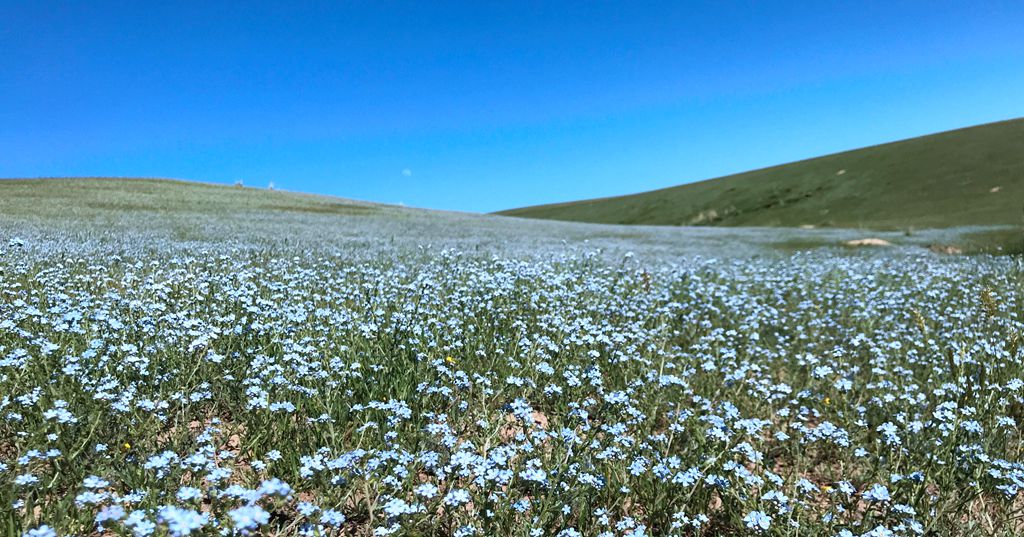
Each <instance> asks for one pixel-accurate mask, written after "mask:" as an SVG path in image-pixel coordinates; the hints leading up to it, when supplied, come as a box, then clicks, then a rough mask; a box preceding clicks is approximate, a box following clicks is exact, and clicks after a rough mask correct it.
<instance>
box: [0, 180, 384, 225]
mask: <svg viewBox="0 0 1024 537" xmlns="http://www.w3.org/2000/svg"><path fill="white" fill-rule="evenodd" d="M385 207H387V206H384V205H376V204H372V203H366V202H360V201H353V200H348V199H343V198H335V197H331V196H319V195H314V194H300V193H295V192H282V191H273V190H266V189H259V188H241V187H233V186H227V185H218V184H210V183H198V182H193V181H180V180H174V179H133V178H112V177H81V178H51V179H3V180H0V214H3V215H6V216H27V217H37V218H62V217H63V218H74V217H85V216H94V215H101V214H102V215H111V214H139V215H145V214H146V213H150V214H181V215H188V214H217V213H239V212H253V211H269V212H281V213H289V212H298V213H318V214H363V213H369V212H374V211H377V210H380V209H382V208H385Z"/></svg>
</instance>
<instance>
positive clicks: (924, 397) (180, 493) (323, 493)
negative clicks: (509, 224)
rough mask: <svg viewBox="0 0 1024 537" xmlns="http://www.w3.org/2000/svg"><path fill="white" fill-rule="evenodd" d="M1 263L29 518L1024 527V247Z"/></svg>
mask: <svg viewBox="0 0 1024 537" xmlns="http://www.w3.org/2000/svg"><path fill="white" fill-rule="evenodd" d="M29 246H30V245H25V244H23V243H22V241H18V240H11V241H10V242H9V243H7V244H6V245H5V247H4V248H3V250H2V253H0V504H2V505H3V506H4V508H3V509H0V517H2V518H0V524H2V526H0V527H2V529H3V532H4V533H6V534H9V535H21V534H27V535H34V536H43V535H87V534H108V535H110V534H114V535H133V536H139V537H146V536H150V535H173V536H184V535H211V534H220V535H229V534H240V535H248V534H252V535H255V534H281V535H454V536H460V537H467V536H471V535H478V536H488V535H510V536H511V535H516V536H527V535H530V536H533V535H556V536H561V537H573V536H583V535H588V536H589V535H601V536H633V537H639V536H642V535H680V536H682V535H687V536H689V535H826V536H841V537H851V536H862V535H866V536H872V537H884V536H914V535H951V534H953V535H975V534H977V535H989V534H1006V535H1011V534H1015V533H1018V532H1020V531H1024V523H1022V521H1021V517H1022V515H1024V511H1022V508H1024V502H1022V501H1021V495H1022V487H1024V464H1022V462H1024V459H1022V453H1021V448H1022V442H1021V434H1020V427H1019V424H1020V422H1021V421H1022V420H1024V364H1022V359H1024V350H1022V348H1024V340H1022V337H1024V336H1022V328H1024V325H1022V321H1024V319H1022V316H1024V296H1022V291H1024V280H1022V277H1021V274H1022V272H1021V270H1020V269H1019V267H1018V266H1017V265H1016V264H1015V262H1014V261H1013V260H1011V259H1007V258H1002V259H1000V258H990V257H974V258H972V257H960V258H952V257H949V258H941V257H939V256H935V255H931V254H921V255H899V256H885V255H872V254H850V253H847V254H842V253H835V252H833V253H829V252H821V253H817V254H797V255H794V256H791V257H782V256H774V257H772V256H766V257H761V258H753V259H746V260H743V261H716V260H713V259H706V258H705V259H702V258H689V259H648V258H641V256H635V257H634V256H630V255H626V256H619V255H615V256H609V255H602V254H598V253H596V252H595V253H581V252H582V251H576V250H571V251H570V250H568V249H567V250H565V251H563V252H557V251H555V252H545V253H535V254H532V255H515V254H513V253H509V254H507V255H502V254H490V253H488V254H478V253H472V252H458V251H453V250H444V251H441V250H429V249H428V250H423V251H420V252H418V253H416V254H415V255H412V254H410V255H408V256H384V255H381V256H376V257H375V256H372V255H359V256H353V255H350V253H349V252H345V251H338V252H331V251H328V250H329V249H327V248H325V249H323V251H315V250H309V251H304V252H301V253H287V254H285V253H282V252H275V251H271V250H260V249H250V250H233V249H231V248H228V247H223V248H210V249H199V248H196V249H191V250H190V249H181V250H177V251H174V252H171V253H167V252H163V253H162V252H160V251H158V250H153V251H150V252H145V251H142V250H139V251H135V252H132V253H131V255H118V254H115V253H111V252H102V251H99V250H97V251H95V252H88V251H74V250H72V249H61V248H36V249H32V248H30V247H29Z"/></svg>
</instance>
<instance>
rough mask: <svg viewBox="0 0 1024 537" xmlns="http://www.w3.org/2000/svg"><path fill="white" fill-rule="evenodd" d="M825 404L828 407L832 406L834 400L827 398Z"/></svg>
mask: <svg viewBox="0 0 1024 537" xmlns="http://www.w3.org/2000/svg"><path fill="white" fill-rule="evenodd" d="M825 404H826V405H831V404H832V398H831V397H826V398H825Z"/></svg>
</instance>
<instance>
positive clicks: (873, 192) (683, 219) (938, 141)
mask: <svg viewBox="0 0 1024 537" xmlns="http://www.w3.org/2000/svg"><path fill="white" fill-rule="evenodd" d="M499 214H504V215H509V216H521V217H528V218H543V219H553V220H570V221H579V222H600V223H614V224H648V225H716V226H811V225H813V226H819V227H824V226H832V227H854V228H857V227H866V228H875V229H905V228H911V227H913V228H926V227H951V226H965V225H994V224H1019V223H1020V222H1021V221H1022V220H1024V119H1016V120H1012V121H1004V122H1000V123H991V124H987V125H979V126H976V127H970V128H966V129H960V130H955V131H948V132H943V133H939V134H933V135H930V136H922V137H920V138H912V139H909V140H903V141H899V142H894V143H889V144H884V145H878V146H873V147H867V148H864V149H858V150H854V151H847V152H844V153H837V154H834V155H828V156H824V157H819V158H814V159H810V160H803V161H799V162H794V163H791V164H784V165H781V166H775V167H771V168H764V169H760V170H754V171H749V172H745V173H741V174H737V175H730V176H727V177H722V178H718V179H711V180H707V181H701V182H697V183H690V184H686V185H681V186H676V187H671V188H666V189H662V190H654V191H651V192H644V193H640V194H633V195H628V196H619V197H613V198H603V199H594V200H585V201H577V202H570V203H560V204H553V205H540V206H535V207H525V208H521V209H512V210H508V211H503V212H501V213H499Z"/></svg>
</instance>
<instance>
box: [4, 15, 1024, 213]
mask: <svg viewBox="0 0 1024 537" xmlns="http://www.w3.org/2000/svg"><path fill="white" fill-rule="evenodd" d="M133 4H134V5H133ZM148 4H149V3H143V2H137V3H106V2H80V3H63V2H62V3H53V4H50V3H48V2H28V1H18V2H9V1H7V0H0V177H39V176H85V175H102V176H106V175H114V176H157V177H176V178H187V179H196V180H202V181H213V182H224V183H231V182H234V181H235V180H236V179H242V180H243V181H244V182H245V183H246V184H247V185H252V186H265V185H266V184H267V183H268V182H270V181H273V182H274V183H275V184H276V185H277V186H278V187H279V188H284V189H289V190H298V191H306V192H318V193H326V194H333V195H338V196H344V197H351V198H358V199H366V200H373V201H382V202H390V203H404V204H407V205H412V206H420V207H431V208H440V209H454V210H465V211H493V210H498V209H503V208H511V207H516V206H522V205H530V204H536V203H547V202H556V201H567V200H573V199H580V198H589V197H598V196H608V195H615V194H625V193H631V192H637V191H642V190H650V189H654V188H660V187H666V186H671V185H676V184H680V183H684V182H689V181H694V180H700V179H705V178H709V177H714V176H718V175H724V174H728V173H733V172H739V171H744V170H748V169H752V168H757V167H763V166H768V165H772V164H779V163H783V162H788V161H792V160H797V159H801V158H807V157H812V156H817V155H821V154H826V153H830V152H835V151H840V150H844V149H852V148H856V147H861V146H864V145H870V144H874V143H880V142H884V141H891V140H895V139H900V138H905V137H910V136H916V135H920V134H926V133H930V132H936V131H940V130H946V129H950V128H957V127H962V126H968V125H972V124H977V123H984V122H989V121H996V120H1001V119H1009V118H1013V117H1020V116H1024V3H1021V2H943V1H928V2H923V1H922V2H899V1H891V2H846V3H838V2H786V3H781V2H767V1H765V2H743V3H726V2H690V3H683V2H595V1H591V2H579V3H563V2H558V3H556V2H543V3H542V2H536V3H532V2H525V3H523V2H520V3H513V2H501V3H497V2H495V3H490V2H466V3H464V4H463V3H444V2H417V3H411V2H410V3H405V2H387V1H357V2H323V3H313V2H290V3H285V2H281V3H277V4H269V3H267V4H260V3H255V2H250V3H246V4H245V5H244V6H243V5H242V3H238V4H234V5H231V4H226V3H218V2H212V1H208V2H197V3H193V4H189V3H187V2H168V3H164V4H163V5H159V6H153V5H148Z"/></svg>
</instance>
